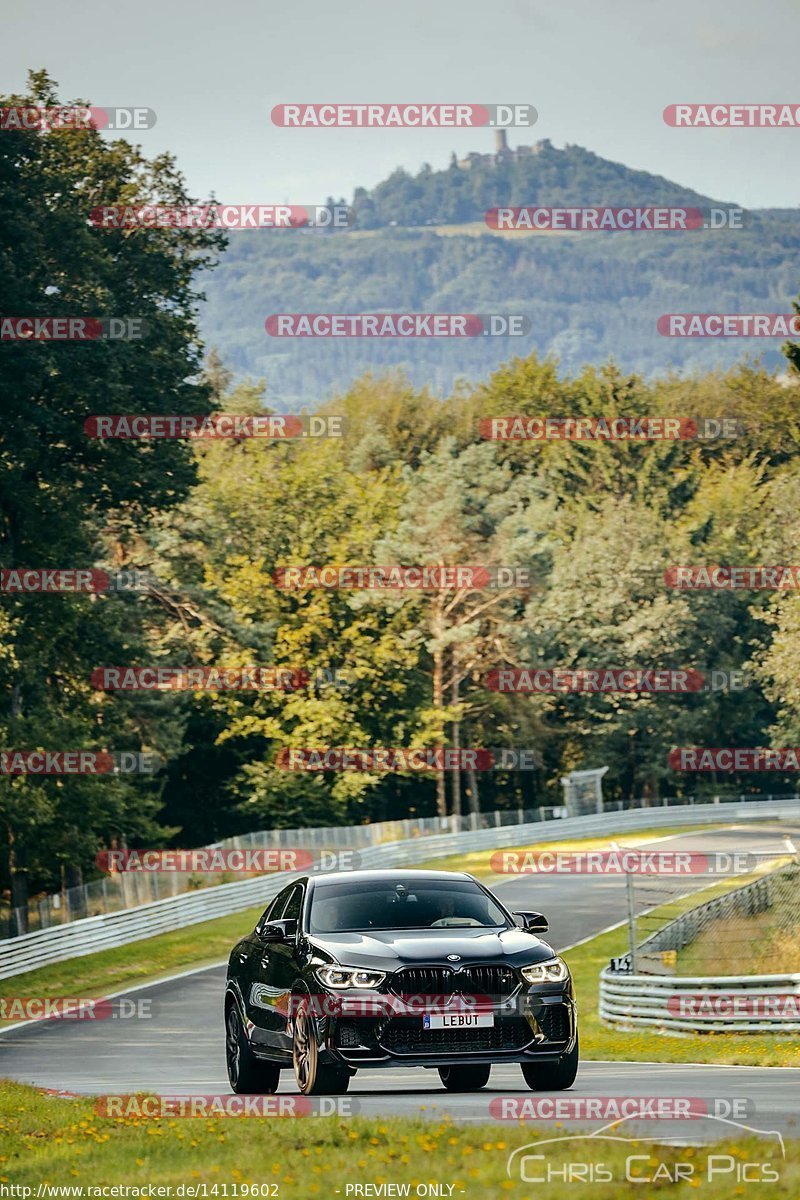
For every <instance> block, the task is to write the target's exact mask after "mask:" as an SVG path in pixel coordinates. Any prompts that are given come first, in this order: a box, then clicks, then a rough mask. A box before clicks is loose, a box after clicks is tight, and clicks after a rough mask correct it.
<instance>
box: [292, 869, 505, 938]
mask: <svg viewBox="0 0 800 1200" xmlns="http://www.w3.org/2000/svg"><path fill="white" fill-rule="evenodd" d="M498 926H502V927H504V928H507V927H508V920H507V918H506V916H505V913H504V912H503V910H502V909H501V908H500V906H499V904H497V903H496V902H495V901H494V900H493V899H492V897H491V896H488V895H487V894H486V892H484V891H483V890H482V889H481V888H480V887H479V886H478V885H477V884H476V883H473V882H472V881H471V880H469V879H396V880H394V879H370V880H362V881H361V882H359V883H356V882H347V881H345V880H342V881H341V882H340V881H339V880H335V881H332V882H330V883H318V884H317V885H316V887H315V889H314V897H313V901H312V905H311V914H310V923H309V928H310V932H311V933H358V932H362V931H365V930H368V929H455V928H462V929H463V928H470V927H471V928H481V927H482V928H488V929H496V928H497V927H498Z"/></svg>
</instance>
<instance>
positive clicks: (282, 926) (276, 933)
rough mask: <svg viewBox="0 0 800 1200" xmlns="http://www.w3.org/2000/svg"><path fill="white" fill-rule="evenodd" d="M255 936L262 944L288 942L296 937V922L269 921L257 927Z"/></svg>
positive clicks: (290, 920)
mask: <svg viewBox="0 0 800 1200" xmlns="http://www.w3.org/2000/svg"><path fill="white" fill-rule="evenodd" d="M256 934H257V935H258V937H259V939H260V940H261V941H262V942H290V941H291V940H292V938H294V937H296V936H297V921H295V920H292V919H289V920H286V921H270V922H269V923H268V924H266V925H259V926H257V928H256Z"/></svg>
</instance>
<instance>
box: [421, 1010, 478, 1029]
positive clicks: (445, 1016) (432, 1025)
mask: <svg viewBox="0 0 800 1200" xmlns="http://www.w3.org/2000/svg"><path fill="white" fill-rule="evenodd" d="M493 1025H494V1013H442V1014H441V1015H436V1014H432V1013H425V1015H424V1016H423V1018H422V1028H423V1029H491V1028H492V1026H493Z"/></svg>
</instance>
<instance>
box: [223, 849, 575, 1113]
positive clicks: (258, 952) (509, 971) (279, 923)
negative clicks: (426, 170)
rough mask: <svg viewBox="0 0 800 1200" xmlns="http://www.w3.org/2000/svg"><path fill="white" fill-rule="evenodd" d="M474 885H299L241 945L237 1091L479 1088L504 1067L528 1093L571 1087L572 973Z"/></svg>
mask: <svg viewBox="0 0 800 1200" xmlns="http://www.w3.org/2000/svg"><path fill="white" fill-rule="evenodd" d="M546 930H547V921H546V920H545V918H544V917H542V916H541V915H540V914H539V913H530V912H524V913H521V912H520V913H511V912H509V911H508V910H507V909H506V908H504V906H503V905H502V904H501V903H500V901H499V900H498V899H497V898H496V897H495V896H493V895H492V893H491V892H490V891H489V890H488V889H487V888H485V887H484V886H483V885H482V884H481V883H479V882H478V880H477V879H474V878H473V877H472V876H471V875H467V874H462V873H456V872H449V871H403V870H398V871H389V870H382V871H352V872H348V873H347V874H344V873H342V874H332V875H316V876H311V877H309V878H305V879H299V880H295V881H294V882H293V883H291V884H289V886H288V887H286V888H284V890H283V891H282V892H281V893H280V894H279V895H278V896H276V898H275V899H274V900H273V901H272V903H271V904H270V905H269V907H268V908H267V910H266V912H265V913H264V914H263V916H262V917H261V919H260V920H259V922H258V924H257V925H256V927H255V929H254V930H253V932H252V933H250V934H248V935H247V936H246V937H244V938H243V939H242V940H241V941H240V942H238V943H237V945H236V946H234V948H233V951H232V953H231V956H230V960H229V963H228V977H227V985H226V989H225V1049H226V1060H227V1066H228V1078H229V1079H230V1084H231V1087H232V1088H233V1090H234V1091H235V1092H247V1093H253V1092H261V1093H264V1092H274V1091H275V1090H276V1089H277V1087H278V1083H279V1080H280V1072H281V1070H282V1069H284V1070H285V1069H289V1068H291V1067H293V1068H294V1072H295V1076H296V1079H297V1084H298V1087H299V1088H300V1091H301V1092H303V1093H305V1094H306V1095H312V1094H316V1095H319V1094H324V1093H327V1094H333V1093H339V1092H345V1091H346V1090H347V1088H348V1086H349V1083H350V1079H351V1078H352V1076H353V1075H354V1074H355V1073H356V1071H357V1070H358V1068H359V1067H435V1068H437V1069H438V1071H439V1075H440V1077H441V1080H442V1083H443V1084H444V1086H445V1087H446V1088H448V1089H450V1090H452V1091H472V1090H474V1089H476V1088H481V1087H483V1086H484V1085H485V1084H486V1083H487V1082H488V1079H489V1072H490V1070H491V1066H492V1063H509V1062H510V1063H519V1064H520V1065H521V1067H522V1073H523V1075H524V1077H525V1081H526V1083H527V1084H528V1086H529V1087H531V1088H537V1089H538V1088H541V1089H548V1090H551V1089H562V1088H568V1087H570V1086H571V1085H572V1083H573V1082H574V1079H575V1073H576V1071H577V1068H578V1028H577V1013H576V1005H575V996H574V992H573V988H572V980H571V978H570V974H569V971H568V969H567V967H566V964H565V963H564V962H563V960H562V959H560V958H558V957H557V955H556V954H555V953H554V952H553V950H552V948H551V947H550V946H548V944H547V943H546V942H543V941H541V939H540V938H539V937H537V936H536V935H537V934H539V933H544V932H546Z"/></svg>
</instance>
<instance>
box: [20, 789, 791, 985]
mask: <svg viewBox="0 0 800 1200" xmlns="http://www.w3.org/2000/svg"><path fill="white" fill-rule="evenodd" d="M764 817H773V818H782V817H785V818H795V819H797V818H800V802H798V799H797V798H791V799H787V800H783V801H780V800H777V801H768V800H764V801H754V802H739V803H731V804H710V805H707V806H706V805H704V806H702V807H699V806H691V805H682V806H680V807H677V806H676V807H673V808H668V809H665V808H645V809H635V810H628V811H626V812H619V813H611V814H609V813H603V814H601V815H591V816H586V817H566V818H564V819H562V820H559V821H552V822H549V821H548V822H546V823H543V822H540V821H535V822H530V823H526V824H522V825H505V826H500V827H499V828H494V829H483V830H478V831H476V832H472V831H470V832H465V833H451V834H443V835H438V836H432V837H426V838H424V839H418V840H411V841H403V842H394V843H385V844H383V845H379V846H372V847H368V848H366V849H364V850H362V851H360V853H359V860H360V865H361V866H362V867H402V866H412V867H413V866H417V865H419V863H420V862H425V861H427V860H429V859H436V858H442V857H446V856H448V855H451V854H463V853H468V852H470V851H473V850H493V849H501V848H503V847H506V846H508V847H511V846H524V845H526V844H531V843H532V842H537V843H541V842H553V841H560V840H562V839H563V838H568V837H591V836H592V835H594V834H602V835H608V834H614V833H625V832H633V831H635V830H646V829H648V828H652V827H661V826H667V827H669V826H670V825H684V824H686V822H687V818H688V819H689V820H690V822H691V824H693V825H695V824H696V825H716V824H719V823H720V822H724V821H726V820H728V819H730V818H735V819H736V820H758V819H760V818H762V819H763V818H764ZM300 874H303V872H294V873H289V872H283V873H281V874H273V875H263V876H259V877H257V878H255V879H247V880H242V881H237V882H235V883H225V884H221V885H219V886H218V887H211V888H204V889H202V890H200V891H197V892H190V893H187V894H184V895H179V896H172V897H168V898H165V899H163V900H156V901H153V902H151V903H148V904H143V905H139V906H137V907H136V908H129V909H125V910H123V911H121V912H115V913H103V914H102V915H100V916H95V917H87V918H85V919H84V920H79V921H73V922H71V923H70V924H67V925H60V926H56V927H55V928H52V929H41V930H37V931H35V932H33V933H26V934H23V935H22V936H20V937H16V938H12V939H10V940H8V941H4V942H2V943H0V979H6V978H8V977H10V976H13V975H19V974H21V973H23V972H26V971H32V970H35V969H36V968H38V967H43V966H47V965H49V964H51V963H56V962H62V961H64V960H65V959H69V958H78V957H82V956H84V955H87V954H94V953H96V952H97V951H98V950H106V949H109V948H111V947H114V946H124V945H127V944H128V943H130V942H136V941H140V940H141V939H143V938H149V937H153V936H155V935H156V934H159V933H166V932H169V931H171V930H174V929H183V928H186V927H187V926H191V925H195V924H198V923H199V922H201V921H208V920H212V919H213V918H215V917H222V916H228V915H230V914H232V913H235V912H241V911H242V910H244V909H247V908H251V907H255V906H256V905H262V906H263V905H266V903H267V901H268V900H270V899H272V897H273V896H275V895H277V893H278V892H279V891H280V890H281V888H282V887H284V886H285V884H286V883H288V882H290V881H291V880H292V879H293V878H297V877H298V876H299V875H300Z"/></svg>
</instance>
